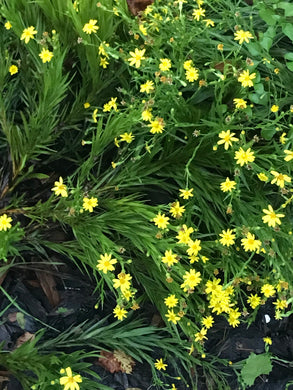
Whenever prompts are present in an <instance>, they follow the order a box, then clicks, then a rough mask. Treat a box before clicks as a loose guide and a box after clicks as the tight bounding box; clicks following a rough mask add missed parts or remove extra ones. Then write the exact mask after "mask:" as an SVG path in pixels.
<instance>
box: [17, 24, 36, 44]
mask: <svg viewBox="0 0 293 390" xmlns="http://www.w3.org/2000/svg"><path fill="white" fill-rule="evenodd" d="M35 34H37V31H36V30H35V28H34V27H33V26H30V27H28V28H25V29H24V30H23V32H22V34H21V37H20V40H21V41H23V40H24V42H25V43H29V41H30V39H33V38H34V35H35Z"/></svg>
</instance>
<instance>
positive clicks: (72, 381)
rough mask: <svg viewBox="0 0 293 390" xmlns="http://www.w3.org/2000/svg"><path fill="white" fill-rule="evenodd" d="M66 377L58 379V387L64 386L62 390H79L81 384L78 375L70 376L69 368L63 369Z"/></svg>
mask: <svg viewBox="0 0 293 390" xmlns="http://www.w3.org/2000/svg"><path fill="white" fill-rule="evenodd" d="M65 371H66V376H62V377H61V378H60V379H59V382H60V385H61V386H64V390H79V384H78V383H81V382H82V378H81V376H80V375H74V376H72V371H71V368H70V367H67V368H65Z"/></svg>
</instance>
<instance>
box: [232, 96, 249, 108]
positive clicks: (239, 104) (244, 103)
mask: <svg viewBox="0 0 293 390" xmlns="http://www.w3.org/2000/svg"><path fill="white" fill-rule="evenodd" d="M233 103H234V104H235V107H236V108H237V109H238V108H239V109H240V110H243V109H244V108H246V107H247V101H246V100H244V99H240V98H235V99H233Z"/></svg>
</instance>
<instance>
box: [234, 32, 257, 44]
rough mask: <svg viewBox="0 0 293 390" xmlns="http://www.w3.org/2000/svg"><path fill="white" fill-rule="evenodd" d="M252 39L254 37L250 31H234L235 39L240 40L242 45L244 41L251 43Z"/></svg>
mask: <svg viewBox="0 0 293 390" xmlns="http://www.w3.org/2000/svg"><path fill="white" fill-rule="evenodd" d="M250 39H253V36H252V34H251V32H250V31H244V30H238V31H236V32H235V33H234V40H235V41H239V43H240V45H242V43H243V42H246V43H249V40H250Z"/></svg>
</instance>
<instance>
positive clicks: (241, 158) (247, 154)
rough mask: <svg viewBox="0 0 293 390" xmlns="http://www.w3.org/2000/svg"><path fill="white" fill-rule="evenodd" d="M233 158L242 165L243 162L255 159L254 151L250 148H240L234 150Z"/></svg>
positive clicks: (246, 162)
mask: <svg viewBox="0 0 293 390" xmlns="http://www.w3.org/2000/svg"><path fill="white" fill-rule="evenodd" d="M234 158H235V160H237V161H236V163H237V164H239V165H241V166H242V167H243V165H244V164H248V163H250V162H253V161H254V160H255V157H254V152H253V151H251V149H250V148H248V149H247V150H246V151H245V150H243V149H242V148H240V149H239V150H237V151H236V152H235V157H234Z"/></svg>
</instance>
